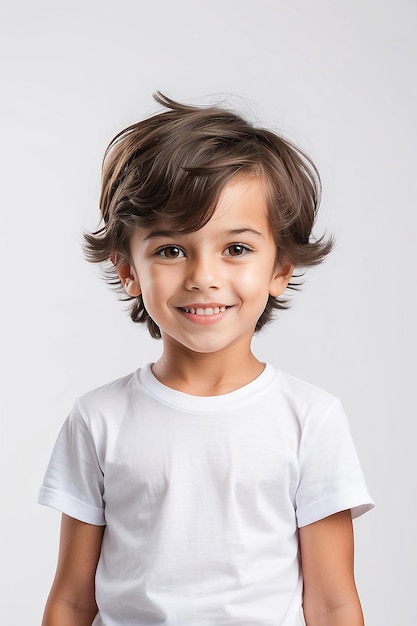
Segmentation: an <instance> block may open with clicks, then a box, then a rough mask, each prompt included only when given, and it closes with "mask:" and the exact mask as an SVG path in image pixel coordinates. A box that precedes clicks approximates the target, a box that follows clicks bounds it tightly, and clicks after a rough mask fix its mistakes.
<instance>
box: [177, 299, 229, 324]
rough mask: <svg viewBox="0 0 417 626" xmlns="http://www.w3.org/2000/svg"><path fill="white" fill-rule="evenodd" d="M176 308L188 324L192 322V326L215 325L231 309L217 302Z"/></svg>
mask: <svg viewBox="0 0 417 626" xmlns="http://www.w3.org/2000/svg"><path fill="white" fill-rule="evenodd" d="M177 308H178V310H179V311H180V312H181V314H182V315H183V316H184V317H185V318H186V319H187V320H189V321H190V322H193V323H194V324H200V325H207V324H215V323H216V322H218V321H220V320H221V319H223V317H224V316H225V315H227V311H228V310H229V309H230V308H231V307H230V306H228V305H226V304H221V303H219V302H207V303H201V302H198V303H197V302H195V303H193V304H187V305H185V306H181V307H177Z"/></svg>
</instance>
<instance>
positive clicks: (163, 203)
mask: <svg viewBox="0 0 417 626" xmlns="http://www.w3.org/2000/svg"><path fill="white" fill-rule="evenodd" d="M154 99H155V100H156V101H157V102H158V103H159V104H161V105H163V106H164V107H166V108H167V109H168V110H167V111H163V112H162V113H159V114H156V115H154V116H152V117H150V118H148V119H145V120H143V121H141V122H138V123H136V124H133V125H132V126H129V127H128V128H126V129H125V130H122V131H121V132H120V133H119V134H118V135H116V137H115V138H114V139H113V140H112V141H111V142H110V144H109V146H108V147H107V150H106V152H105V156H104V160H103V173H102V192H101V198H100V210H101V216H102V220H103V226H102V227H101V228H100V229H99V230H97V231H96V232H93V233H86V234H85V236H84V237H85V253H86V256H87V259H88V260H89V261H92V262H95V263H102V262H106V261H109V259H110V257H111V256H112V255H117V257H118V259H122V260H124V261H127V262H129V259H130V250H129V241H130V236H131V233H132V230H133V229H134V228H135V227H136V226H139V227H145V228H148V227H150V226H151V225H153V224H154V223H155V222H157V221H158V220H160V219H161V218H163V219H164V221H165V222H167V223H168V225H169V226H170V227H171V228H172V229H173V230H175V231H182V232H192V231H196V230H198V229H200V228H202V227H203V226H204V224H206V223H207V222H208V221H209V219H210V217H211V216H212V214H213V212H214V210H215V208H216V204H217V202H218V199H219V196H220V193H221V191H222V189H223V187H224V185H225V184H226V183H227V182H229V181H230V179H231V178H232V177H233V176H235V175H236V174H237V173H243V174H246V173H248V174H252V175H256V176H259V177H261V178H262V179H263V180H264V181H265V190H266V198H267V204H268V212H269V219H270V223H271V228H272V230H273V233H274V238H275V241H276V245H277V251H279V258H280V259H281V260H282V259H285V260H286V261H288V262H290V263H292V264H294V265H295V266H296V267H299V268H300V267H301V268H306V267H308V266H311V265H317V264H318V263H320V262H321V261H322V260H323V258H324V257H325V256H326V254H328V252H330V250H331V247H332V240H331V239H328V240H325V239H324V238H323V237H322V238H321V239H318V240H314V239H313V238H312V236H311V232H312V228H313V224H314V220H315V217H316V213H317V209H318V205H319V201H320V191H321V186H320V178H319V174H318V172H317V169H316V167H315V165H314V164H313V162H312V161H311V159H309V158H308V157H307V156H306V155H305V154H304V153H303V152H302V151H301V150H299V149H298V148H297V147H296V146H294V145H293V144H292V143H291V142H289V141H288V140H287V139H284V138H283V137H281V136H279V135H278V134H276V133H274V132H271V131H269V130H266V129H262V128H256V127H255V126H254V125H253V124H251V123H250V122H248V121H246V120H245V119H243V118H242V117H241V116H240V115H237V114H236V113H235V112H232V111H229V110H227V109H224V108H222V107H219V106H208V107H195V106H189V105H185V104H180V103H178V102H175V101H174V100H171V99H170V98H168V97H166V96H164V95H163V94H161V93H159V92H158V93H157V94H155V95H154ZM106 274H107V277H108V279H109V282H110V284H112V285H114V286H116V287H117V288H119V289H123V286H122V284H121V282H120V280H119V277H118V275H117V272H116V269H115V268H114V266H113V264H111V263H110V264H109V265H108V267H107V269H106ZM288 286H289V288H290V289H291V288H292V289H294V288H296V287H297V283H294V282H291V283H289V285H288ZM129 299H131V298H129ZM286 306H287V300H286V299H281V298H274V297H272V296H270V297H269V300H268V302H267V305H266V308H265V310H264V312H263V313H262V315H261V317H260V318H259V320H258V323H257V325H256V330H259V329H260V328H261V327H262V326H263V325H264V324H265V323H266V322H268V321H269V320H270V319H271V317H272V313H273V310H274V309H283V308H286ZM130 316H131V318H132V320H133V321H134V322H146V323H147V325H148V328H149V331H150V333H151V335H152V336H153V337H155V338H159V337H160V336H161V334H160V330H159V328H158V326H157V325H156V324H155V322H154V321H153V320H152V319H151V318H150V316H149V315H148V313H147V311H146V309H145V307H144V304H143V300H142V296H141V295H139V296H138V297H136V298H134V299H133V303H132V306H131V310H130Z"/></svg>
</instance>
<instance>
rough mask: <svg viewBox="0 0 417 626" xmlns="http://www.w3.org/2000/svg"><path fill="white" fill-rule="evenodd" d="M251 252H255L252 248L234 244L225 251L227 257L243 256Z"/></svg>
mask: <svg viewBox="0 0 417 626" xmlns="http://www.w3.org/2000/svg"><path fill="white" fill-rule="evenodd" d="M249 252H253V250H252V248H249V246H246V245H245V244H243V243H232V244H231V245H230V246H227V248H226V249H225V251H224V255H225V256H243V255H244V254H248V253H249Z"/></svg>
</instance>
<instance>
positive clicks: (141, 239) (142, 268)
mask: <svg viewBox="0 0 417 626" xmlns="http://www.w3.org/2000/svg"><path fill="white" fill-rule="evenodd" d="M130 245H131V258H132V265H131V266H129V265H127V264H126V265H122V266H119V275H120V278H121V279H122V282H124V283H125V288H126V291H127V293H129V295H134V296H136V295H139V293H142V297H143V301H144V305H145V308H146V310H147V312H148V313H149V315H150V316H151V317H152V319H153V320H154V321H155V322H156V323H157V324H158V326H159V328H160V329H161V335H162V339H163V341H164V343H167V342H171V343H172V342H174V343H175V344H177V345H178V344H180V345H181V346H182V347H183V348H187V349H189V350H191V351H193V352H200V353H211V352H218V351H222V350H224V349H226V348H229V347H230V346H245V347H246V348H247V347H248V346H249V345H250V341H251V339H252V335H253V332H254V329H255V325H256V322H257V321H258V319H259V317H260V315H261V314H262V312H263V310H264V308H265V306H266V303H267V301H268V296H269V295H270V294H271V295H272V296H278V295H280V294H281V293H282V292H283V291H284V289H285V287H286V286H287V284H288V281H289V278H290V277H291V274H292V270H293V267H292V266H289V265H288V266H285V267H282V266H281V265H277V248H276V244H275V241H274V238H273V235H272V232H271V229H270V226H269V221H268V212H267V207H266V202H265V197H264V191H263V184H262V181H261V180H258V179H256V178H249V177H248V178H243V177H240V178H236V179H234V180H232V181H231V182H230V183H229V184H227V185H226V187H225V188H224V190H223V192H222V194H221V196H220V199H219V203H218V205H217V207H216V210H215V212H214V214H213V216H212V218H211V219H210V221H209V222H208V223H207V224H206V225H205V226H203V228H201V229H200V230H198V231H195V232H191V233H175V232H171V231H170V230H169V229H167V227H166V225H164V223H163V222H160V223H158V224H157V225H155V226H153V227H151V228H148V229H144V228H137V229H136V230H135V231H134V233H133V235H132V238H131V242H130ZM126 279H127V282H126Z"/></svg>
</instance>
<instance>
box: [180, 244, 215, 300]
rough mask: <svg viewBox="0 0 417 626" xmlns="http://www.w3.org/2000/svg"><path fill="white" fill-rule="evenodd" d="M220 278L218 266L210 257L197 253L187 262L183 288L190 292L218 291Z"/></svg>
mask: <svg viewBox="0 0 417 626" xmlns="http://www.w3.org/2000/svg"><path fill="white" fill-rule="evenodd" d="M220 283H221V277H220V271H219V264H218V263H217V262H216V260H215V259H213V258H212V256H211V255H208V254H203V253H199V254H196V255H194V256H193V257H191V258H188V260H187V274H186V278H185V288H186V289H188V290H192V291H206V290H207V289H218V288H219V287H220Z"/></svg>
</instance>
